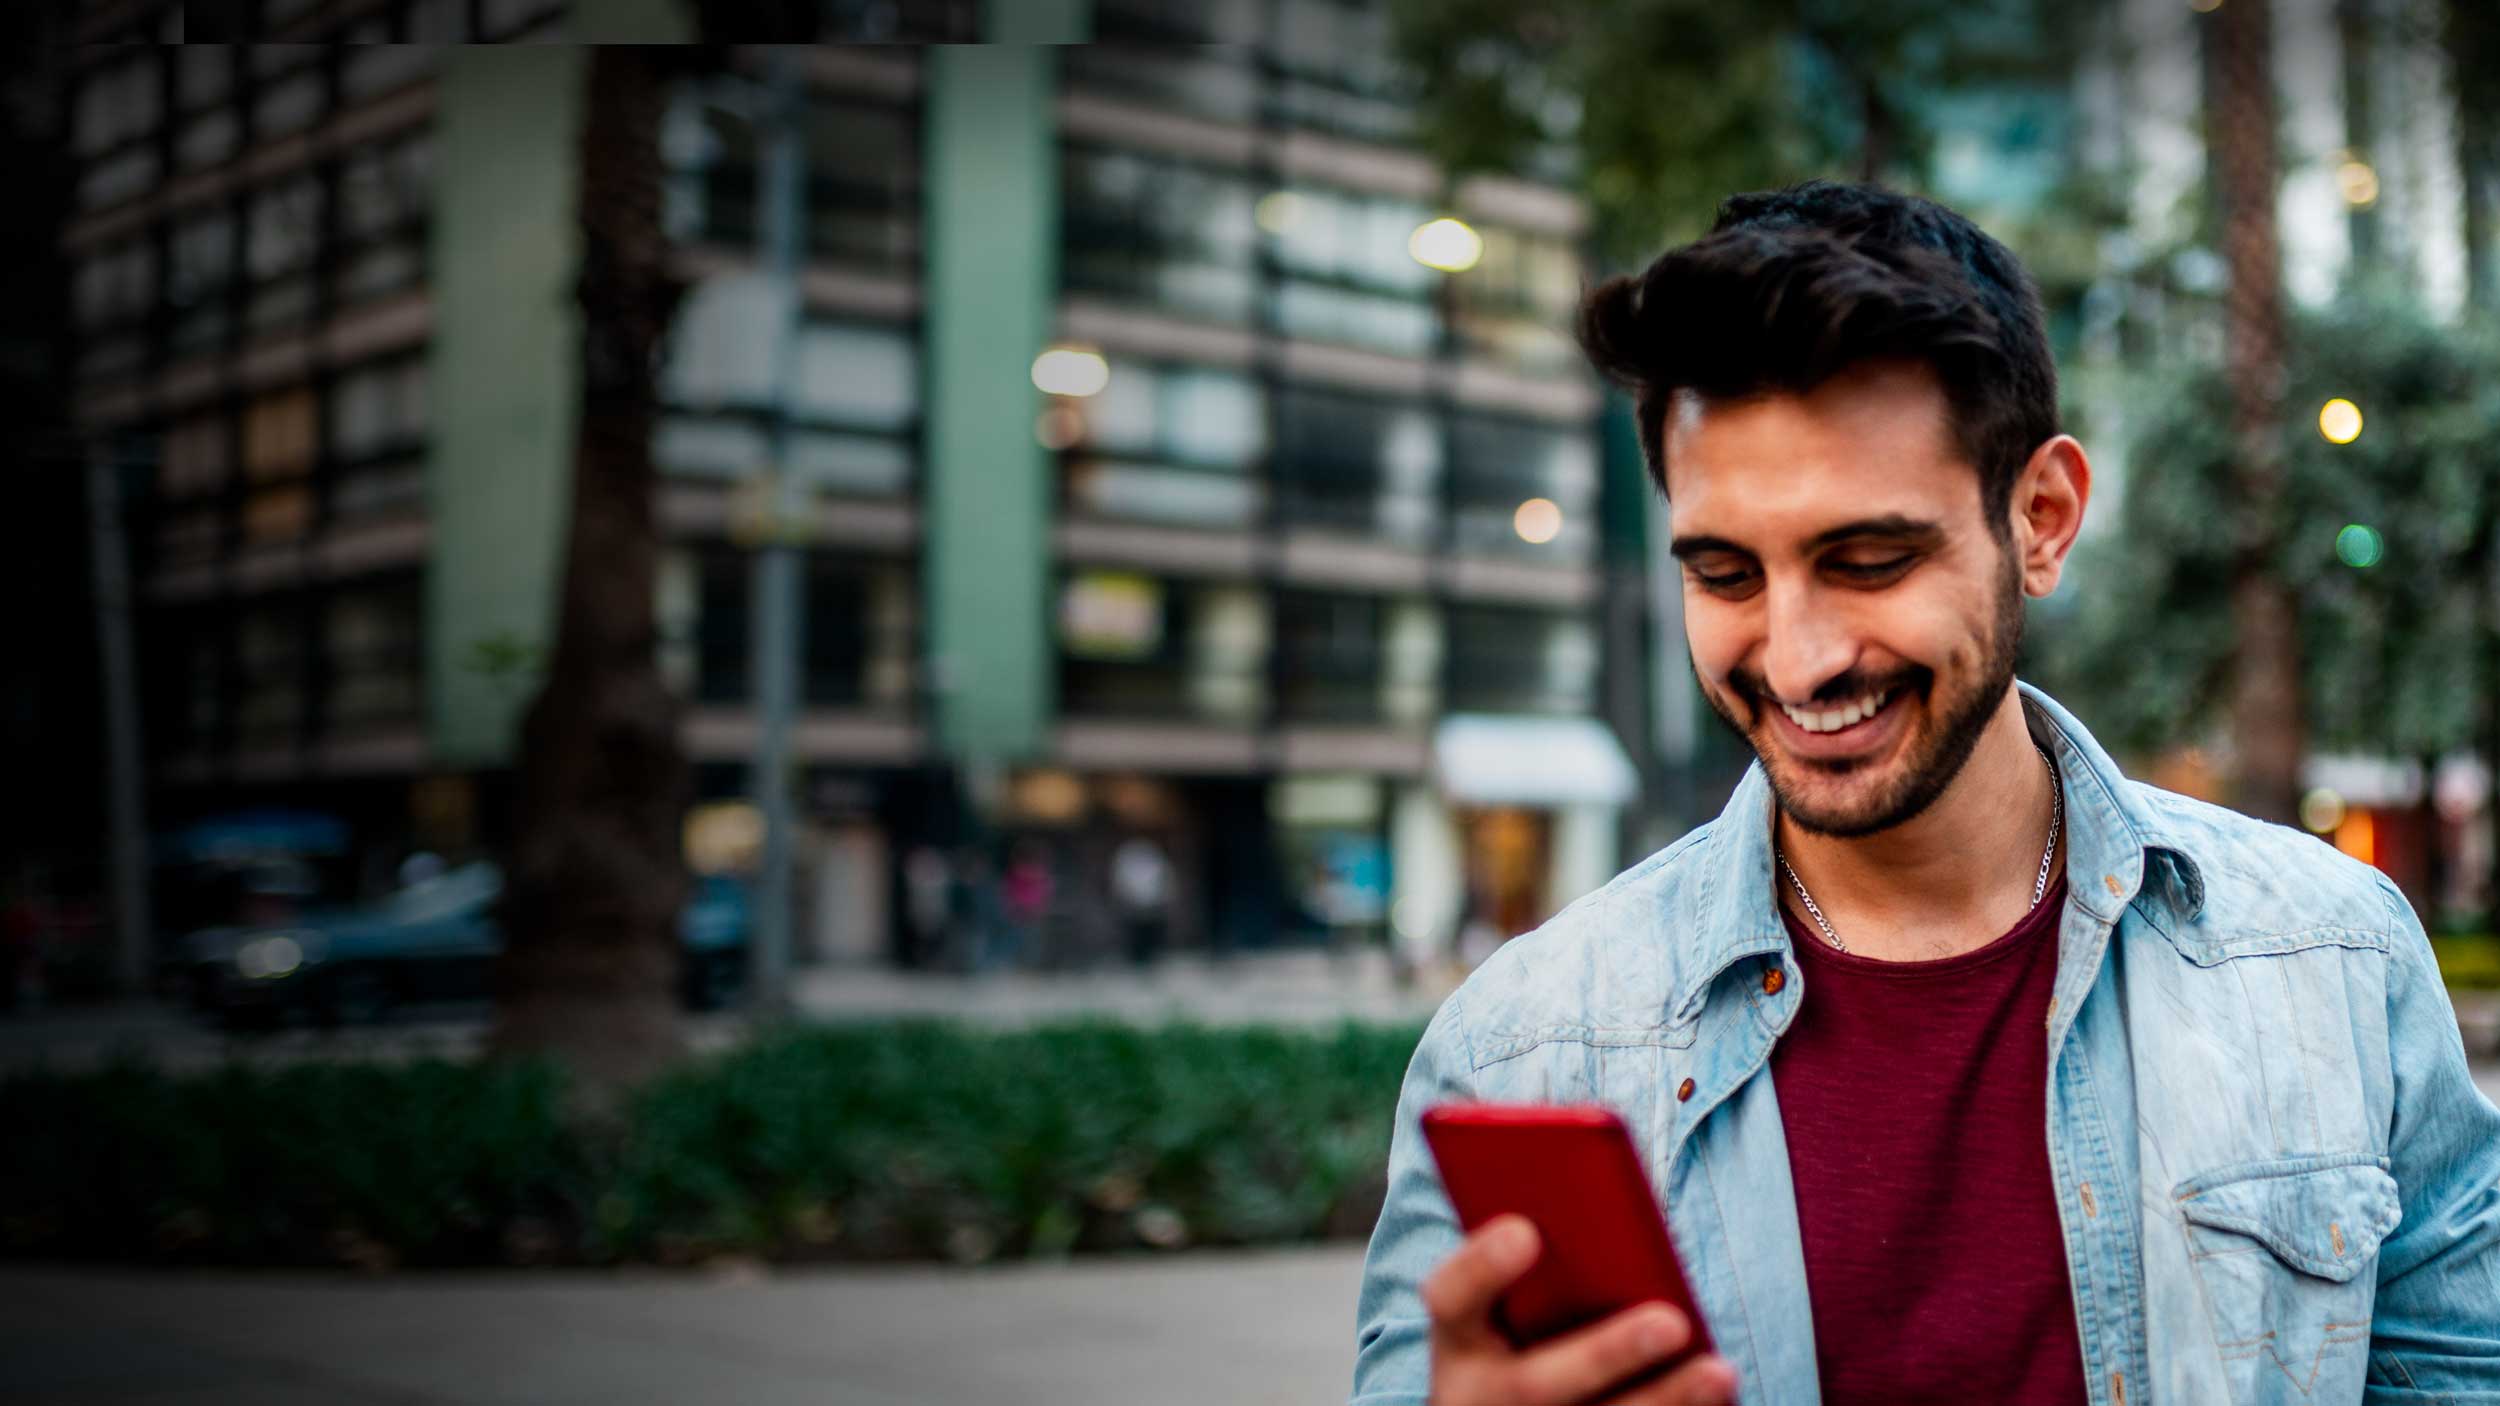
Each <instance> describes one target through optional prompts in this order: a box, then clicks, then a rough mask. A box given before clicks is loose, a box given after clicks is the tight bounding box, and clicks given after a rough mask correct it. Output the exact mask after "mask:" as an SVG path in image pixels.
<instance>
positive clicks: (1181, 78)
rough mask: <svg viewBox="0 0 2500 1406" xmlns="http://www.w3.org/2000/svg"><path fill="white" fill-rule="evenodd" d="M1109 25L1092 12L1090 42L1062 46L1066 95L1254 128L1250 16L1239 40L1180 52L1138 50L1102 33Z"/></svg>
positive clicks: (1106, 15) (1217, 19)
mask: <svg viewBox="0 0 2500 1406" xmlns="http://www.w3.org/2000/svg"><path fill="white" fill-rule="evenodd" d="M1233 8H1234V9H1235V10H1240V9H1245V8H1248V7H1244V6H1235V7H1233ZM1113 18H1114V16H1113V15H1112V14H1111V13H1110V12H1109V11H1107V10H1105V9H1103V8H1100V7H1097V9H1096V10H1095V13H1094V36H1095V42H1093V43H1091V44H1079V45H1069V46H1068V47H1067V49H1066V51H1065V52H1064V53H1063V54H1062V55H1061V57H1060V60H1059V62H1060V65H1061V71H1062V72H1063V73H1064V74H1065V75H1066V76H1067V80H1068V86H1069V87H1070V88H1071V89H1072V90H1075V91H1079V92H1085V93H1100V94H1103V95H1105V96H1107V97H1113V98H1119V99H1124V100H1127V101H1132V102H1138V103H1142V104H1145V105H1147V106H1150V107H1153V108H1155V109H1157V110H1159V111H1164V112H1186V113H1191V114H1193V115H1196V116H1199V117H1208V118H1213V119H1215V120H1216V121H1219V122H1252V121H1256V120H1257V118H1258V115H1259V71H1258V68H1257V66H1256V65H1255V63H1254V62H1253V61H1252V59H1251V57H1250V54H1251V50H1250V47H1249V46H1251V45H1254V44H1256V43H1257V42H1258V31H1259V22H1258V18H1257V16H1256V15H1255V13H1253V14H1250V15H1248V16H1247V17H1246V18H1247V20H1248V23H1247V26H1246V29H1247V35H1246V37H1243V38H1238V39H1222V40H1189V41H1185V43H1184V44H1183V45H1181V46H1171V45H1166V44H1159V43H1156V44H1152V46H1151V47H1145V46H1142V45H1141V43H1140V41H1136V40H1133V39H1126V38H1120V37H1115V34H1114V32H1113V31H1112V30H1111V29H1110V28H1109V26H1110V25H1111V24H1112V22H1113ZM1210 18H1211V19H1212V20H1213V22H1214V23H1215V24H1216V25H1218V26H1222V25H1224V24H1225V23H1226V19H1225V17H1223V16H1210ZM1148 42H1149V43H1151V41H1148Z"/></svg>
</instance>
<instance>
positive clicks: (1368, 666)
mask: <svg viewBox="0 0 2500 1406" xmlns="http://www.w3.org/2000/svg"><path fill="white" fill-rule="evenodd" d="M1386 610H1387V607H1386V605H1385V603H1384V602H1382V601H1381V600H1380V599H1379V598H1377V597H1374V596H1356V595H1342V594H1336V593H1328V592H1317V591H1280V592H1278V593H1277V596H1276V674H1277V678H1276V686H1277V689H1278V693H1277V700H1276V702H1277V711H1278V712H1279V713H1280V714H1281V715H1282V716H1284V717H1285V718H1287V719H1289V720H1292V721H1295V722H1314V723H1357V722H1363V723H1367V722H1377V721H1379V720H1380V717H1381V697H1380V678H1381V665H1382V655H1383V647H1382V645H1383V629H1382V626H1383V623H1384V617H1385V615H1386Z"/></svg>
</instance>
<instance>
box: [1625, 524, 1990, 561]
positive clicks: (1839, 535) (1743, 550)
mask: <svg viewBox="0 0 2500 1406" xmlns="http://www.w3.org/2000/svg"><path fill="white" fill-rule="evenodd" d="M1870 537H1871V538H1876V539H1879V540H1882V541H1888V542H1899V543H1901V544H1902V545H1903V546H1908V547H1933V546H1936V545H1937V544H1939V543H1941V542H1943V541H1944V527H1943V525H1942V524H1940V523H1936V522H1932V521H1929V520H1928V519H1925V518H1914V517H1905V516H1903V515H1901V514H1900V513H1887V514H1885V515H1884V516H1882V517H1870V518H1859V519H1858V520H1857V521H1855V522H1844V523H1842V524H1840V525H1839V526H1838V527H1827V528H1825V529H1823V530H1822V531H1820V532H1817V533H1815V534H1814V535H1813V536H1812V537H1810V538H1808V539H1806V543H1805V549H1806V550H1807V551H1808V552H1819V551H1822V550H1823V549H1824V548H1826V547H1832V546H1837V545H1839V544H1840V543H1842V542H1855V541H1862V540H1864V539H1866V538H1870ZM1667 550H1668V552H1669V553H1671V554H1672V555H1673V556H1674V557H1675V559H1676V560H1678V561H1690V560H1692V559H1693V558H1694V557H1697V556H1706V555H1708V554H1710V553H1713V552H1726V553H1729V554H1730V555H1734V556H1747V557H1749V556H1752V555H1754V553H1753V551H1752V549H1751V548H1748V547H1744V546H1741V545H1739V544H1737V543H1735V542H1731V541H1729V540H1728V539H1726V538H1725V537H1710V536H1705V535H1701V534H1693V535H1689V536H1681V537H1678V538H1676V539H1675V541H1674V543H1673V544H1672V545H1671V546H1669V547H1668V548H1667Z"/></svg>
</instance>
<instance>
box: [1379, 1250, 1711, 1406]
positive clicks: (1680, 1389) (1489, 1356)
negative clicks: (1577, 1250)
mask: <svg viewBox="0 0 2500 1406" xmlns="http://www.w3.org/2000/svg"><path fill="white" fill-rule="evenodd" d="M1539 1248H1540V1247H1539V1245H1538V1242H1537V1233H1536V1227H1535V1226H1533V1225H1530V1224H1529V1223H1528V1222H1527V1220H1526V1219H1524V1218H1523V1217H1520V1216H1500V1217H1496V1218H1495V1219H1493V1220H1491V1221H1488V1222H1486V1223H1485V1224H1484V1226H1483V1227H1481V1228H1480V1229H1478V1230H1477V1231H1476V1233H1475V1234H1473V1235H1470V1236H1468V1237H1467V1239H1466V1241H1465V1242H1464V1243H1462V1244H1461V1245H1460V1246H1459V1247H1458V1248H1457V1249H1456V1250H1454V1251H1452V1252H1451V1254H1450V1257H1449V1258H1448V1259H1446V1260H1443V1261H1442V1262H1441V1265H1440V1267H1439V1268H1438V1269H1435V1270H1434V1271H1433V1272H1432V1276H1431V1277H1430V1278H1428V1279H1426V1280H1425V1281H1424V1282H1423V1288H1422V1293H1423V1300H1424V1308H1425V1309H1426V1310H1427V1311H1428V1312H1430V1313H1431V1314H1432V1400H1433V1406H1576V1403H1580V1402H1587V1401H1594V1400H1598V1399H1599V1393H1601V1392H1604V1391H1605V1390H1606V1389H1607V1388H1609V1387H1612V1386H1614V1385H1615V1384H1616V1383H1618V1382H1621V1381H1623V1380H1625V1379H1626V1378H1629V1377H1631V1376H1633V1375H1634V1374H1635V1373H1638V1372H1639V1371H1641V1370H1642V1369H1643V1368H1645V1367H1649V1366H1652V1365H1655V1364H1656V1363H1659V1362H1663V1361H1665V1360H1666V1359H1667V1358H1669V1357H1672V1356H1674V1355H1675V1354H1676V1353H1677V1352H1679V1351H1681V1350H1683V1347H1684V1345H1685V1344H1686V1343H1688V1342H1690V1341H1692V1337H1693V1325H1692V1321H1691V1320H1690V1319H1688V1318H1687V1317H1685V1315H1684V1314H1683V1313H1681V1312H1680V1311H1678V1310H1677V1309H1675V1308H1673V1307H1671V1306H1669V1305H1667V1304H1663V1303H1651V1304H1642V1305H1640V1306H1639V1307H1637V1308H1627V1309H1625V1310H1624V1311H1623V1312H1621V1313H1618V1314H1616V1315H1615V1316H1614V1317H1612V1318H1609V1319H1607V1320H1606V1321H1605V1322H1603V1323H1597V1324H1592V1325H1591V1326H1589V1327H1586V1328H1582V1329H1579V1330H1578V1331H1576V1332H1572V1333H1567V1334H1565V1335H1563V1336H1562V1337H1559V1338H1555V1339H1554V1340H1552V1341H1551V1342H1545V1343H1539V1344H1538V1345H1536V1346H1535V1347H1532V1348H1529V1349H1527V1350H1526V1351H1521V1350H1519V1349H1517V1348H1514V1347H1512V1346H1511V1345H1510V1342H1509V1340H1508V1339H1506V1338H1504V1337H1503V1336H1502V1335H1501V1332H1500V1331H1499V1330H1498V1329H1496V1328H1495V1327H1494V1326H1493V1304H1494V1301H1495V1300H1496V1299H1498V1298H1500V1297H1501V1293H1502V1291H1503V1290H1504V1289H1507V1288H1509V1287H1510V1286H1511V1285H1512V1284H1513V1283H1514V1282H1516V1281H1517V1280H1518V1278H1519V1276H1520V1275H1522V1274H1525V1273H1526V1272H1527V1270H1528V1266H1529V1265H1531V1264H1534V1263H1535V1262H1536V1257H1537V1253H1538V1250H1539ZM1604 1399H1605V1400H1607V1401H1609V1402H1611V1403H1614V1406H1728V1404H1729V1403H1732V1402H1734V1401H1735V1400H1736V1369H1735V1368H1733V1367H1730V1366H1729V1365H1728V1364H1727V1362H1726V1361H1725V1360H1724V1359H1722V1358H1718V1357H1713V1356H1710V1355H1708V1354H1704V1355H1702V1356H1699V1357H1696V1358H1694V1359H1693V1360H1692V1361H1690V1362H1687V1363H1685V1364H1684V1365H1683V1366H1681V1367H1678V1368H1676V1369H1675V1370H1674V1371H1673V1372H1670V1373H1668V1374H1667V1375H1666V1376H1664V1377H1661V1378H1659V1379H1658V1380H1657V1381H1654V1382H1648V1383H1645V1384H1643V1385H1642V1386H1640V1387H1638V1388H1637V1389H1635V1390H1633V1391H1631V1392H1629V1393H1628V1394H1625V1395H1621V1396H1614V1397H1607V1398H1604Z"/></svg>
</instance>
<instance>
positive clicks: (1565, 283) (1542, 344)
mask: <svg viewBox="0 0 2500 1406" xmlns="http://www.w3.org/2000/svg"><path fill="white" fill-rule="evenodd" d="M1481 233H1482V234H1483V236H1484V255H1483V257H1482V258H1481V259H1480V260H1479V261H1478V262H1477V264H1476V266H1475V267H1474V268H1472V269H1469V270H1468V271H1467V272H1465V273H1462V274H1459V275H1458V276H1457V278H1456V281H1455V288H1454V293H1455V302H1456V313H1455V319H1456V327H1457V332H1458V338H1459V343H1460V345H1461V346H1463V347H1464V348H1466V350H1468V351H1469V352H1471V353H1474V354H1476V355H1479V356H1485V357H1489V358H1491V359H1493V360H1495V361H1499V362H1502V363H1504V364H1506V365H1509V366H1513V367H1516V368H1518V369H1520V370H1523V371H1528V372H1533V373H1537V374H1543V375H1552V374H1556V373H1560V372H1566V371H1570V370H1572V369H1574V368H1576V367H1577V366H1578V365H1579V364H1580V362H1579V350H1578V348H1577V346H1576V345H1575V344H1574V343H1573V342H1572V340H1571V320H1572V316H1573V313H1574V311H1575V310H1576V308H1577V307H1578V304H1579V298H1580V259H1579V255H1578V254H1577V253H1576V252H1574V250H1573V249H1572V247H1571V244H1570V241H1568V240H1564V239H1557V238H1554V237H1551V236H1547V235H1532V234H1521V233H1517V232H1515V231H1511V230H1506V229H1500V228H1487V229H1484V230H1482V231H1481Z"/></svg>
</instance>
